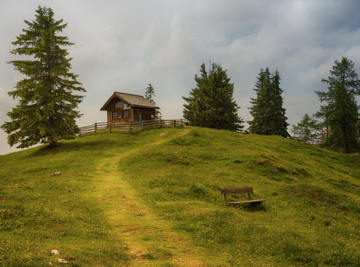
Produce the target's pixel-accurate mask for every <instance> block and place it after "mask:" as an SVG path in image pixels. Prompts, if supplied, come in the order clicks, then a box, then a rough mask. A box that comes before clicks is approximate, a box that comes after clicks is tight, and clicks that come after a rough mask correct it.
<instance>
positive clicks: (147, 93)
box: [145, 83, 161, 119]
mask: <svg viewBox="0 0 360 267" xmlns="http://www.w3.org/2000/svg"><path fill="white" fill-rule="evenodd" d="M153 96H155V89H154V87H153V86H152V85H151V83H149V86H148V87H146V89H145V98H146V99H147V100H148V101H149V102H151V103H153V104H154V105H156V104H155V100H154V99H153ZM155 118H156V119H160V118H161V112H160V111H159V110H157V109H155Z"/></svg>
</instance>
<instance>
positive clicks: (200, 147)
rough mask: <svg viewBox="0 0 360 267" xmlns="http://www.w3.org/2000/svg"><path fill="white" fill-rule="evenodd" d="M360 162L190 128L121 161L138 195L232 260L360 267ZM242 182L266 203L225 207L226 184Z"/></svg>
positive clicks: (285, 142)
mask: <svg viewBox="0 0 360 267" xmlns="http://www.w3.org/2000/svg"><path fill="white" fill-rule="evenodd" d="M359 163H360V157H359V155H358V154H352V155H342V154H337V153H334V152H330V151H326V150H323V149H320V148H317V147H314V146H310V145H304V144H300V143H297V142H295V141H293V140H289V139H285V138H281V137H278V136H258V135H242V134H237V133H233V132H228V131H222V130H209V129H201V128H190V131H189V133H188V134H186V135H184V136H181V137H177V138H176V137H174V138H172V139H171V140H169V141H168V142H166V143H164V144H162V145H159V146H154V147H151V148H148V149H147V148H144V149H143V150H142V151H141V153H140V152H139V153H137V154H134V155H132V156H130V157H127V158H126V159H125V160H123V161H122V162H120V163H119V164H120V165H119V168H120V169H121V170H122V171H123V172H125V173H126V175H125V177H126V179H128V182H129V183H130V184H132V185H133V186H134V187H136V188H137V189H138V194H139V198H141V199H143V200H144V201H146V202H147V203H148V205H150V206H151V207H152V208H153V209H155V210H156V211H157V213H158V214H159V215H160V216H162V217H163V218H166V219H167V220H169V221H171V222H172V223H174V225H175V226H176V229H177V230H178V231H185V232H187V233H189V234H190V235H191V236H192V237H193V238H194V239H195V240H196V242H197V245H201V246H204V247H206V248H207V249H208V250H209V253H211V254H213V253H217V254H218V256H219V257H220V258H222V259H223V260H224V263H225V262H226V263H228V264H230V265H231V266H238V265H239V266H242V265H254V266H266V265H276V266H289V265H308V266H319V265H321V266H326V265H335V266H360V252H359V250H358V247H359V246H360V241H359V237H360V236H359V234H358V232H359V226H360V220H359V219H360V205H359V203H360V168H359ZM243 186H251V187H253V188H254V194H252V198H253V199H256V198H262V199H266V201H265V202H264V204H263V205H262V206H259V207H252V206H247V205H244V206H241V207H228V206H227V205H225V204H224V202H223V200H222V198H221V195H220V190H219V189H220V188H226V187H243ZM238 199H245V195H231V196H230V195H228V200H238Z"/></svg>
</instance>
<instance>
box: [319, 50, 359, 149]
mask: <svg viewBox="0 0 360 267" xmlns="http://www.w3.org/2000/svg"><path fill="white" fill-rule="evenodd" d="M354 66H355V64H354V62H352V61H351V60H349V59H347V58H345V57H343V58H342V60H341V61H337V60H335V65H334V66H333V68H332V70H330V76H329V77H328V79H327V80H326V79H322V82H324V83H326V84H327V85H328V91H327V92H324V91H315V92H316V94H317V95H318V96H319V98H320V101H321V102H326V103H327V105H324V106H321V107H320V111H318V112H317V117H319V118H322V119H323V124H324V126H325V127H326V128H327V129H328V131H327V133H328V136H327V138H326V140H325V142H324V144H323V145H324V146H325V147H329V148H331V149H334V150H337V151H341V152H344V153H352V152H358V151H360V145H359V139H358V129H359V128H358V127H359V112H358V105H357V101H356V96H357V95H359V94H360V80H359V79H358V74H357V73H356V71H355V68H354Z"/></svg>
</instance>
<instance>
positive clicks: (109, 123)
mask: <svg viewBox="0 0 360 267" xmlns="http://www.w3.org/2000/svg"><path fill="white" fill-rule="evenodd" d="M109 129H110V133H111V123H109Z"/></svg>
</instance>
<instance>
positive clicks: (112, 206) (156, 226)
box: [96, 130, 210, 266]
mask: <svg viewBox="0 0 360 267" xmlns="http://www.w3.org/2000/svg"><path fill="white" fill-rule="evenodd" d="M187 133H188V130H184V131H182V132H181V133H180V134H178V136H180V135H185V134H187ZM167 140H168V139H164V138H161V137H159V140H158V141H156V142H152V143H151V144H148V145H145V146H142V147H136V148H134V149H132V150H129V151H127V152H125V153H122V154H119V155H117V156H115V157H112V158H107V159H104V160H103V161H102V162H100V164H99V166H98V175H99V176H98V177H99V179H98V180H97V181H96V183H97V184H96V187H97V190H96V191H97V192H99V193H98V195H97V198H98V199H99V201H101V203H102V205H103V206H104V208H105V210H106V211H107V212H106V213H107V219H108V222H109V224H110V226H111V227H110V228H111V230H110V233H111V234H112V235H116V236H118V237H119V239H120V240H121V242H122V243H123V244H125V249H126V251H127V253H128V254H129V256H130V257H131V261H130V264H129V266H208V265H210V264H209V263H208V262H207V260H206V258H205V256H203V255H204V254H206V253H205V251H204V249H203V248H197V247H194V245H191V244H190V243H189V242H191V240H190V238H189V237H188V236H187V235H186V234H182V233H178V232H175V231H174V230H172V225H171V223H169V222H168V221H166V220H163V219H161V218H159V217H158V216H156V215H155V213H154V212H153V211H152V210H151V209H150V208H149V207H148V206H147V205H146V203H143V202H142V200H141V199H140V198H139V197H138V196H137V191H136V189H134V188H132V187H131V186H130V185H129V184H128V183H127V182H126V181H125V180H124V179H122V177H123V174H122V173H121V172H120V171H119V170H118V162H119V161H120V160H121V159H122V158H124V157H127V156H129V155H132V154H134V153H139V152H140V151H141V149H144V148H145V147H146V148H149V147H152V146H156V145H160V144H162V143H164V142H166V141H167ZM189 248H191V250H190V249H189ZM166 263H170V264H171V265H166Z"/></svg>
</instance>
